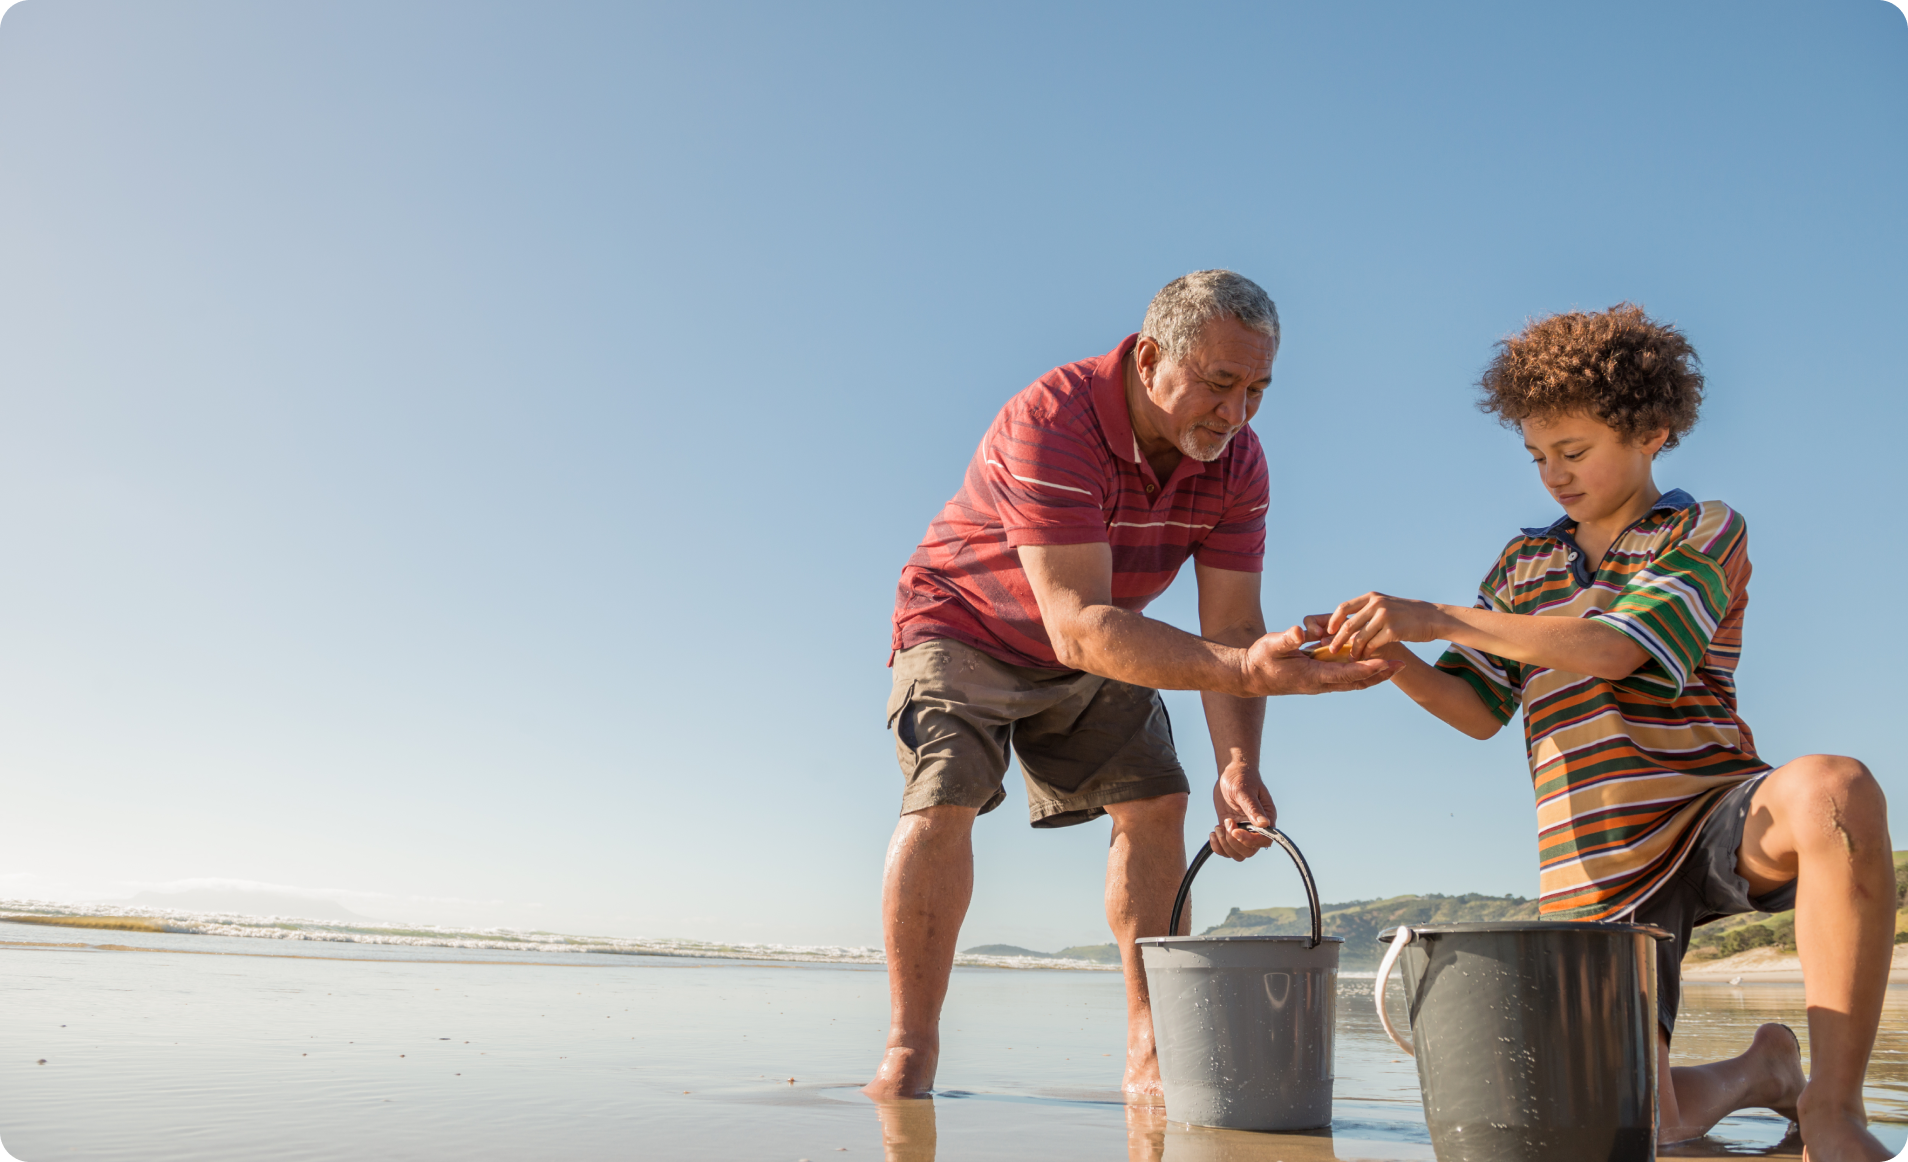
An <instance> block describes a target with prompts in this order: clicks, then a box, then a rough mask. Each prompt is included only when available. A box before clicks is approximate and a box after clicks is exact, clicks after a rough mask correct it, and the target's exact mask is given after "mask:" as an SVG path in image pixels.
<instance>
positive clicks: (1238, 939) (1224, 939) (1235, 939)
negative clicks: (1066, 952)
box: [1133, 936, 1345, 948]
mask: <svg viewBox="0 0 1908 1162" xmlns="http://www.w3.org/2000/svg"><path fill="white" fill-rule="evenodd" d="M1311 940H1312V938H1311V937H1310V936H1142V937H1140V938H1139V939H1137V940H1135V941H1133V943H1135V944H1155V945H1158V946H1159V947H1161V948H1164V947H1166V946H1167V945H1174V946H1180V947H1183V946H1185V945H1188V944H1225V943H1245V944H1252V943H1259V944H1288V943H1289V944H1310V943H1311ZM1343 943H1345V938H1344V937H1343V936H1321V937H1319V940H1318V944H1319V946H1323V945H1326V944H1343Z"/></svg>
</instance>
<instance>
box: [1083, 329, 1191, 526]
mask: <svg viewBox="0 0 1908 1162" xmlns="http://www.w3.org/2000/svg"><path fill="white" fill-rule="evenodd" d="M1138 344H1139V332H1137V331H1135V332H1134V333H1133V334H1131V335H1128V336H1127V337H1126V338H1125V339H1123V340H1121V341H1120V345H1119V346H1118V347H1115V348H1113V350H1111V351H1109V352H1107V353H1106V354H1105V355H1102V356H1100V357H1099V358H1098V359H1096V360H1094V366H1093V414H1094V415H1095V416H1097V417H1098V418H1099V421H1100V431H1101V432H1102V433H1104V434H1105V436H1106V446H1107V449H1108V450H1109V451H1111V452H1112V453H1113V454H1114V455H1115V456H1118V457H1119V458H1120V459H1122V460H1124V461H1126V462H1127V463H1128V464H1131V465H1133V466H1134V467H1135V468H1137V469H1138V470H1139V474H1140V479H1142V480H1151V481H1153V483H1154V486H1155V487H1157V488H1158V489H1159V491H1158V493H1157V494H1156V495H1157V496H1159V497H1162V498H1163V497H1165V496H1166V495H1167V494H1168V493H1170V492H1171V491H1172V490H1173V488H1174V487H1175V486H1176V485H1178V483H1179V482H1180V481H1181V480H1184V479H1185V478H1186V477H1188V476H1198V475H1201V474H1202V473H1204V472H1205V471H1206V465H1205V463H1204V462H1203V461H1199V460H1195V459H1193V458H1192V457H1191V456H1181V457H1180V458H1179V467H1177V468H1175V469H1173V474H1172V476H1171V477H1169V478H1168V479H1166V480H1161V479H1159V477H1158V475H1157V474H1155V473H1154V471H1153V466H1152V464H1150V463H1148V462H1147V459H1146V457H1145V456H1143V455H1141V454H1140V446H1139V436H1138V435H1137V434H1136V433H1135V432H1134V431H1133V413H1132V411H1131V409H1129V408H1128V407H1127V404H1126V357H1127V356H1128V355H1130V354H1132V352H1133V348H1134V347H1135V346H1137V345H1138Z"/></svg>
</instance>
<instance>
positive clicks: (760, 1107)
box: [0, 928, 1908, 1162]
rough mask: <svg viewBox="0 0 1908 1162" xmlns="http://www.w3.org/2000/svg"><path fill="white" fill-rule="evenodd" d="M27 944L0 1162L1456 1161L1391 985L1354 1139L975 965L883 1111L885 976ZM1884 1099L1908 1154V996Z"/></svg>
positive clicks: (1718, 1034)
mask: <svg viewBox="0 0 1908 1162" xmlns="http://www.w3.org/2000/svg"><path fill="white" fill-rule="evenodd" d="M16 933H17V934H18V936H16ZM0 936H4V938H5V942H4V943H0V958H3V960H4V964H5V966H6V971H5V975H4V978H0V979H4V980H5V981H6V982H7V983H6V994H7V995H6V1003H5V1004H4V1005H0V1036H3V1037H4V1043H5V1044H6V1045H7V1047H8V1051H7V1052H6V1053H5V1054H4V1055H0V1142H3V1143H4V1145H5V1146H6V1149H7V1150H8V1151H9V1152H11V1153H12V1154H13V1155H14V1156H15V1157H17V1158H20V1159H23V1160H25V1162H37V1160H38V1159H43V1158H53V1157H61V1158H85V1159H101V1160H120V1159H125V1160H128V1162H130V1160H132V1159H142V1160H147V1159H150V1160H161V1162H162V1160H165V1159H174V1158H177V1159H188V1158H190V1159H202V1160H210V1162H223V1160H232V1162H237V1160H240V1159H245V1160H252V1159H257V1158H261V1157H272V1158H277V1159H287V1160H297V1159H314V1160H315V1159H320V1158H324V1159H336V1158H340V1157H347V1158H348V1157H356V1156H367V1157H378V1158H389V1159H409V1158H416V1159H426V1158H433V1159H434V1158H443V1157H448V1156H456V1157H460V1158H470V1159H488V1158H497V1159H502V1158H513V1159H514V1158H521V1157H563V1158H566V1159H597V1158H602V1159H611V1158H633V1157H669V1158H681V1159H703V1158H707V1159H723V1160H729V1159H764V1160H774V1159H780V1160H784V1162H795V1160H797V1159H803V1158H806V1159H809V1160H810V1162H815V1160H818V1159H822V1158H849V1159H853V1158H856V1157H863V1158H884V1157H886V1158H892V1159H896V1160H897V1162H926V1160H928V1159H941V1160H954V1159H970V1158H987V1159H1105V1160H1109V1162H1110V1160H1112V1159H1128V1160H1131V1159H1148V1160H1161V1162H1195V1160H1208V1159H1211V1160H1218V1159H1228V1160H1239V1162H1258V1160H1264V1162H1275V1160H1280V1159H1282V1160H1284V1162H1312V1160H1323V1159H1344V1160H1347V1162H1349V1160H1351V1159H1368V1160H1371V1162H1429V1160H1430V1158H1431V1150H1430V1145H1429V1139H1428V1137H1427V1135H1426V1133H1425V1129H1424V1122H1423V1117H1422V1113H1421V1111H1420V1108H1419V1105H1418V1093H1417V1078H1416V1073H1415V1069H1414V1066H1413V1064H1412V1062H1411V1061H1410V1059H1408V1058H1402V1057H1401V1055H1400V1054H1398V1053H1397V1051H1396V1050H1395V1049H1393V1048H1392V1047H1391V1045H1390V1044H1389V1043H1388V1042H1386V1041H1385V1040H1383V1038H1382V1035H1381V1034H1380V1033H1379V1032H1378V1030H1377V1027H1376V1023H1375V1020H1374V1019H1373V1017H1372V1015H1371V996H1370V989H1371V982H1370V980H1369V979H1358V978H1346V979H1343V980H1342V981H1341V985H1340V988H1341V990H1342V995H1341V998H1340V1006H1339V1013H1340V1028H1339V1042H1338V1049H1337V1083H1336V1095H1335V1096H1336V1101H1335V1105H1334V1117H1335V1121H1334V1126H1333V1129H1332V1131H1331V1132H1330V1133H1328V1134H1319V1135H1256V1134H1238V1133H1227V1132H1222V1131H1211V1130H1199V1129H1195V1128H1191V1127H1184V1126H1177V1125H1170V1124H1168V1123H1167V1122H1166V1121H1165V1119H1164V1118H1163V1116H1162V1115H1161V1111H1160V1110H1159V1109H1158V1108H1157V1107H1147V1106H1137V1107H1129V1106H1127V1105H1126V1104H1125V1103H1124V1102H1123V1101H1122V1100H1121V1098H1120V1095H1119V1094H1118V1092H1117V1091H1116V1089H1115V1088H1114V1087H1115V1086H1116V1084H1117V1080H1118V1077H1119V1064H1118V1063H1119V1060H1120V1058H1119V1053H1120V1050H1121V1045H1122V1028H1121V1007H1120V981H1119V978H1118V976H1117V975H1116V974H1112V973H1103V972H1077V971H1056V970H1044V971H1042V970H1003V969H992V968H975V967H968V968H961V969H958V970H957V971H956V977H955V984H954V990H953V994H952V996H951V998H950V1001H949V1005H948V1011H947V1024H946V1029H947V1034H946V1035H947V1044H946V1052H945V1057H944V1060H943V1065H942V1070H941V1077H940V1085H941V1088H940V1089H939V1090H938V1091H937V1095H936V1097H935V1099H934V1100H933V1101H931V1102H919V1103H907V1104H905V1105H904V1106H898V1107H889V1108H880V1107H877V1106H876V1105H875V1104H874V1103H871V1102H869V1101H867V1100H866V1099H865V1098H863V1097H862V1096H861V1095H860V1094H859V1093H858V1092H857V1089H856V1087H857V1085H858V1084H859V1083H860V1082H861V1081H862V1080H864V1079H865V1074H866V1072H867V1070H868V1069H869V1067H870V1065H871V1063H872V1062H873V1060H874V1059H875V1056H876V1051H877V1049H878V1047H879V1046H880V1044H881V1037H882V1034H883V1032H884V1029H885V1022H886V985H887V982H886V976H885V971H884V969H883V968H882V967H881V966H879V965H868V964H821V963H805V964H795V963H768V962H749V961H737V960H719V959H700V960H698V959H687V958H670V957H641V956H585V955H577V954H560V953H559V954H538V953H533V952H528V953H525V952H499V951H491V950H482V949H477V950H472V949H464V948H416V947H393V946H377V945H351V944H330V945H318V946H312V945H309V944H304V945H294V946H291V947H287V946H286V945H284V944H265V943H264V942H261V941H257V940H241V939H233V938H225V937H210V936H191V935H176V934H158V933H143V932H126V931H115V932H111V933H110V934H109V933H105V932H100V933H92V932H84V931H75V930H67V931H65V932H61V931H59V930H57V929H26V928H20V929H13V930H9V931H7V932H5V933H0ZM20 937H24V939H21V938H20ZM49 937H51V938H52V939H48V938H49ZM307 952H309V953H312V954H313V955H305V954H306V953H307ZM260 953H263V954H264V955H260ZM1393 987H1394V988H1396V987H1398V986H1397V985H1396V984H1395V983H1394V985H1393ZM1770 1019H1782V1020H1788V1021H1790V1022H1791V1023H1792V1024H1794V1025H1795V1026H1796V1028H1797V1031H1798V1032H1800V1033H1802V1035H1803V1037H1804V1040H1805V1042H1806V1036H1807V1033H1806V1024H1805V1021H1804V1019H1803V1016H1802V1013H1801V991H1800V989H1799V988H1798V987H1797V986H1794V985H1789V984H1752V985H1744V986H1741V987H1730V986H1728V985H1723V984H1710V983H1700V982H1696V983H1692V984H1691V986H1690V988H1689V991H1688V998H1687V1002H1686V1009H1685V1016H1684V1018H1683V1022H1682V1025H1681V1027H1680V1029H1679V1037H1678V1050H1679V1056H1682V1057H1689V1056H1690V1055H1703V1054H1718V1055H1719V1054H1720V1053H1722V1052H1724V1051H1726V1050H1727V1051H1733V1049H1730V1048H1729V1047H1730V1046H1733V1045H1734V1044H1735V1043H1736V1042H1737V1041H1739V1040H1741V1039H1743V1038H1745V1037H1746V1035H1747V1031H1748V1030H1750V1029H1753V1028H1754V1026H1755V1025H1756V1024H1758V1023H1760V1022H1761V1021H1763V1020H1770ZM1870 1079H1871V1090H1870V1109H1871V1111H1872V1113H1873V1114H1874V1115H1875V1116H1876V1117H1877V1119H1878V1120H1880V1121H1882V1122H1883V1123H1885V1124H1883V1125H1882V1126H1881V1127H1880V1130H1881V1134H1882V1137H1883V1139H1884V1141H1888V1142H1890V1143H1892V1144H1893V1145H1894V1146H1895V1147H1896V1148H1899V1147H1900V1146H1901V1145H1902V1143H1903V1141H1904V1139H1908V989H1901V988H1897V989H1894V990H1891V993H1890V998H1889V1011H1888V1015H1887V1016H1886V1017H1885V1018H1884V1029H1883V1039H1882V1044H1881V1045H1880V1046H1879V1047H1878V1050H1877V1053H1876V1059H1875V1065H1874V1067H1873V1068H1872V1069H1871V1074H1870ZM1786 1128H1787V1127H1786V1124H1784V1123H1782V1122H1781V1121H1780V1120H1779V1119H1777V1118H1775V1117H1774V1116H1773V1115H1767V1114H1762V1115H1757V1114H1747V1115H1742V1116H1739V1117H1737V1118H1732V1119H1730V1120H1729V1121H1728V1122H1725V1123H1724V1124H1723V1126H1721V1127H1719V1128H1718V1130H1717V1132H1716V1134H1715V1135H1714V1136H1713V1137H1712V1138H1711V1139H1710V1140H1709V1141H1708V1142H1705V1143H1701V1144H1698V1146H1697V1147H1695V1148H1694V1149H1693V1151H1682V1150H1679V1151H1678V1153H1679V1154H1680V1153H1690V1154H1693V1156H1725V1155H1727V1156H1741V1155H1743V1154H1763V1155H1767V1156H1774V1157H1785V1156H1794V1155H1795V1154H1797V1153H1798V1152H1799V1150H1798V1148H1797V1147H1796V1144H1795V1143H1794V1142H1793V1140H1790V1141H1788V1142H1786V1143H1785V1142H1784V1131H1785V1130H1786Z"/></svg>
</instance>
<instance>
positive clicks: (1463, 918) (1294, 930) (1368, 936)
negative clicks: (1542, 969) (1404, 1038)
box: [1200, 893, 1537, 965]
mask: <svg viewBox="0 0 1908 1162" xmlns="http://www.w3.org/2000/svg"><path fill="white" fill-rule="evenodd" d="M1322 911H1323V912H1324V916H1323V921H1324V927H1325V935H1327V936H1337V937H1341V938H1342V939H1343V940H1344V941H1345V947H1344V948H1343V949H1342V950H1341V951H1340V952H1339V963H1341V964H1346V965H1365V964H1376V963H1378V960H1379V958H1380V957H1382V956H1383V955H1384V950H1385V946H1384V945H1383V944H1381V943H1379V941H1378V933H1380V932H1382V931H1384V930H1385V929H1387V928H1395V927H1396V926H1398V925H1399V924H1410V925H1413V926H1416V925H1420V924H1475V923H1484V922H1488V921H1491V920H1535V919H1536V918H1537V902H1536V901H1535V900H1526V899H1525V898H1524V897H1522V896H1480V895H1477V894H1475V893H1471V894H1467V895H1462V896H1439V895H1429V896H1392V897H1391V898H1389V899H1385V900H1352V901H1349V902H1347V903H1343V904H1326V905H1324V907H1323V909H1322ZM1311 929H1312V918H1311V915H1310V913H1309V912H1307V911H1306V910H1305V909H1303V908H1254V909H1252V910H1251V911H1245V910H1243V909H1240V908H1234V909H1233V910H1232V911H1231V912H1230V913H1228V914H1227V916H1226V918H1225V919H1224V920H1222V921H1220V922H1219V923H1218V924H1216V925H1214V926H1213V927H1211V928H1208V929H1206V930H1205V931H1204V932H1202V933H1200V935H1202V936H1303V935H1306V934H1308V933H1309V932H1310V931H1311Z"/></svg>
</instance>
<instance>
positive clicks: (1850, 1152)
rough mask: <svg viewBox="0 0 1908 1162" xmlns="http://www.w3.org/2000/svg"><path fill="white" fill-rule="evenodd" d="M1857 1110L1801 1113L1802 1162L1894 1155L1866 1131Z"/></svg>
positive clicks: (1869, 1160)
mask: <svg viewBox="0 0 1908 1162" xmlns="http://www.w3.org/2000/svg"><path fill="white" fill-rule="evenodd" d="M1867 1121H1868V1119H1867V1118H1865V1117H1863V1116H1862V1114H1861V1112H1860V1111H1859V1110H1856V1111H1849V1110H1845V1109H1844V1110H1836V1111H1833V1112H1832V1113H1831V1112H1824V1113H1820V1114H1818V1113H1816V1112H1815V1111H1814V1110H1810V1109H1807V1108H1806V1106H1805V1108H1804V1111H1803V1114H1802V1162H1889V1160H1890V1159H1892V1158H1894V1157H1895V1156H1896V1155H1894V1154H1891V1153H1889V1151H1888V1147H1886V1146H1884V1145H1882V1144H1881V1143H1880V1142H1879V1141H1877V1140H1876V1139H1875V1135H1873V1134H1871V1133H1869V1132H1868V1126H1867Z"/></svg>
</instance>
